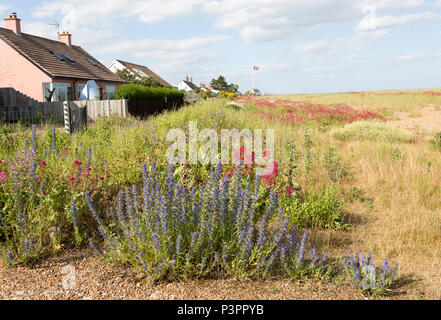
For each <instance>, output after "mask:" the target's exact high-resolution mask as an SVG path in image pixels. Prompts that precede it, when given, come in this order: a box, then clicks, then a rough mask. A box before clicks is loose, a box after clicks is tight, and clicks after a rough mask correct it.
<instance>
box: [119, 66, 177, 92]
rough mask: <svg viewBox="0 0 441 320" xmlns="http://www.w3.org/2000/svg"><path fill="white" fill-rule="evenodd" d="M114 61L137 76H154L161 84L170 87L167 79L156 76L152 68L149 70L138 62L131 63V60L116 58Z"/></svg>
mask: <svg viewBox="0 0 441 320" xmlns="http://www.w3.org/2000/svg"><path fill="white" fill-rule="evenodd" d="M116 61H118V62H119V63H120V64H122V65H123V66H124V67H125V68H127V69H128V70H130V71H131V72H133V73H134V74H136V75H138V76H139V77H145V76H147V77H152V78H156V79H157V80H158V81H159V83H160V84H162V85H163V86H165V87H171V86H172V85H171V84H170V83H168V82H167V81H165V80H164V79H162V78H161V77H160V76H158V75H157V74H156V73H154V72H153V71H152V70H150V69H149V68H147V67H146V66H141V65H139V64H135V63H131V62H126V61H121V60H116Z"/></svg>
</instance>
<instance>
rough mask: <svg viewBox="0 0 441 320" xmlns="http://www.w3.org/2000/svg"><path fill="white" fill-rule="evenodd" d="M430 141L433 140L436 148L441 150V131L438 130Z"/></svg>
mask: <svg viewBox="0 0 441 320" xmlns="http://www.w3.org/2000/svg"><path fill="white" fill-rule="evenodd" d="M430 142H432V144H433V145H434V146H435V148H436V149H438V150H440V151H441V131H440V132H436V133H435V134H434V136H433V138H432V140H430Z"/></svg>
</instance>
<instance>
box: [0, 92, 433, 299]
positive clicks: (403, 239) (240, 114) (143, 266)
mask: <svg viewBox="0 0 441 320" xmlns="http://www.w3.org/2000/svg"><path fill="white" fill-rule="evenodd" d="M436 92H437V91H433V92H432V93H430V94H429V93H428V92H427V90H426V91H421V92H417V93H414V92H407V93H406V92H403V94H402V95H401V94H400V95H398V94H394V95H392V94H386V93H384V97H383V96H382V94H383V93H382V92H378V93H377V94H374V93H370V94H369V97H370V96H372V97H373V98H372V101H371V103H372V104H374V105H375V104H376V101H377V99H379V97H380V96H381V97H383V98H384V99H386V100H387V99H401V97H402V96H407V97H408V98H409V97H413V96H415V99H416V100H418V99H420V98H421V97H424V98H430V99H433V101H434V103H439V102H440V101H438V100H437V99H439V97H438V96H439V95H438V94H436ZM362 94H363V93H346V94H339V95H338V97H335V96H332V95H329V96H330V98H329V99H328V100H329V101H330V102H329V103H322V102H320V100H321V99H322V97H321V96H320V95H317V96H311V97H309V98H308V99H309V100H305V99H306V98H305V97H304V96H302V95H299V96H295V97H291V96H286V97H283V96H282V97H280V96H264V97H260V98H256V97H254V98H251V97H242V96H239V97H236V98H234V97H228V98H219V99H216V100H206V101H200V102H196V103H192V104H189V105H186V106H184V107H182V108H181V109H179V110H175V111H165V112H163V113H161V114H158V115H154V116H151V117H149V118H147V119H143V120H141V119H137V118H132V117H129V118H119V117H116V116H110V117H102V118H99V119H98V120H97V121H96V122H94V123H91V124H90V125H89V126H88V127H87V128H84V129H83V130H81V131H80V132H78V133H75V134H73V135H68V134H66V133H64V132H63V129H62V128H56V127H54V126H53V125H52V124H44V123H43V124H42V123H40V124H38V125H33V126H26V125H23V124H19V123H18V124H6V123H3V124H1V130H0V132H1V134H0V144H1V146H2V148H1V149H0V248H1V256H2V260H4V261H5V262H6V263H7V265H8V266H9V267H11V268H14V267H15V266H32V265H35V264H39V263H41V261H44V260H45V259H48V258H50V257H54V256H57V255H59V254H61V253H63V252H69V250H82V251H87V252H89V254H93V255H96V257H97V258H99V259H100V260H101V261H102V262H103V263H112V264H118V265H121V266H124V267H127V268H130V269H133V270H136V271H137V272H140V273H141V274H144V275H145V276H147V277H152V278H154V279H156V280H157V281H175V280H182V281H186V280H188V279H212V278H225V277H227V278H234V279H236V278H240V279H244V278H246V279H251V280H252V281H261V280H264V279H265V280H271V279H296V280H302V279H310V280H312V281H327V282H332V283H334V284H337V285H339V286H349V287H351V288H354V289H355V290H358V292H359V294H360V295H361V296H363V295H371V296H376V297H381V296H384V295H385V296H388V295H390V294H392V293H393V292H394V291H396V290H407V291H406V292H410V291H412V290H421V291H424V292H426V293H427V294H428V295H434V296H436V291H434V289H433V288H432V287H431V285H430V283H431V282H430V281H431V279H432V277H433V275H436V274H438V273H439V271H438V270H435V269H432V267H431V266H433V265H436V264H437V263H436V262H437V261H438V262H439V261H441V260H440V257H441V252H440V249H439V248H440V247H439V245H437V244H439V239H440V238H439V237H440V233H439V228H437V226H439V214H438V213H439V208H440V205H441V197H440V183H439V176H440V175H441V160H440V150H439V148H438V144H437V139H438V136H439V134H438V135H437V134H436V133H433V134H430V136H429V137H426V136H424V135H427V134H426V133H420V134H418V133H417V134H412V133H409V132H404V131H403V130H401V129H399V128H396V127H393V128H392V127H390V126H389V125H388V124H387V122H388V121H389V119H391V118H393V117H394V113H395V112H396V111H397V108H399V106H395V107H394V108H384V106H383V105H381V106H378V107H369V106H368V105H367V104H366V105H365V106H364V108H360V107H358V106H357V105H356V104H351V102H354V101H357V100H354V99H358V97H359V96H361V95H362ZM345 97H348V98H347V99H348V100H347V101H348V102H345ZM369 97H368V98H369ZM364 99H366V98H364ZM334 100H341V101H338V102H337V101H334ZM387 101H389V100H387ZM394 101H401V100H394ZM403 108H404V109H406V107H405V106H403ZM409 112H411V111H409ZM189 121H198V126H199V127H200V128H201V129H204V128H209V129H213V130H215V131H216V132H219V133H220V131H221V130H222V129H233V128H236V129H239V130H243V129H250V130H253V129H261V130H262V132H265V130H266V129H271V130H274V135H275V140H274V150H275V153H274V158H273V159H272V163H271V164H272V165H271V168H272V169H271V170H270V171H269V172H265V174H263V175H259V172H260V171H259V170H257V169H259V168H261V167H262V164H258V163H257V162H256V161H255V156H256V152H258V150H254V148H249V147H246V146H245V144H244V143H242V144H241V145H240V147H239V148H237V149H234V148H233V147H232V149H231V150H230V154H231V155H235V156H236V158H237V160H238V161H237V162H236V163H234V162H230V163H222V162H221V161H220V159H219V161H218V162H217V163H216V164H213V163H205V164H202V163H196V164H190V163H176V164H172V163H170V162H169V159H167V157H166V156H165V155H166V154H167V149H168V148H169V147H170V144H171V143H170V141H167V138H166V137H167V133H168V132H169V131H170V130H172V129H176V128H177V129H180V130H182V131H183V132H185V133H187V132H188V131H189V126H188V123H189ZM219 137H220V134H219ZM427 138H428V139H427ZM438 140H439V139H438ZM202 145H203V141H198V142H197V146H198V147H200V146H202ZM220 151H221V150H220V148H219V152H220ZM187 152H188V150H187ZM264 152H266V151H265V150H264ZM264 156H265V153H264ZM392 195H393V196H392ZM417 211H418V215H416V214H415V213H416V212H417ZM349 250H351V251H349ZM428 250H429V251H428ZM354 252H355V254H354ZM359 252H368V253H367V254H364V255H362V256H361V257H360V256H359V255H360V253H359ZM410 252H412V254H410ZM428 252H430V258H429V256H428ZM389 261H390V262H389ZM389 264H390V265H389ZM410 274H417V275H418V277H419V278H421V279H424V280H423V281H422V282H421V284H419V285H418V286H417V287H406V284H404V285H403V284H402V283H403V280H402V279H403V277H405V276H406V277H407V276H409V275H410ZM403 286H404V287H403ZM408 286H410V285H409V284H408ZM397 288H398V289H397ZM403 288H404V289H403ZM412 292H413V291H412Z"/></svg>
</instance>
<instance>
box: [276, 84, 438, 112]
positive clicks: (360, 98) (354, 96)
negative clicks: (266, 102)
mask: <svg viewBox="0 0 441 320" xmlns="http://www.w3.org/2000/svg"><path fill="white" fill-rule="evenodd" d="M429 91H434V92H441V89H424V90H406V91H404V90H394V91H375V92H361V93H337V94H296V95H278V96H274V98H279V99H292V100H296V101H310V102H316V103H326V104H330V103H345V104H347V105H350V106H354V107H357V108H359V109H362V110H364V109H368V110H371V111H382V110H384V109H388V110H391V111H401V112H407V113H411V114H413V115H414V116H416V115H417V111H418V110H419V109H421V108H423V107H426V106H429V105H432V106H434V107H435V108H439V107H440V106H441V96H437V95H431V94H428V92H429Z"/></svg>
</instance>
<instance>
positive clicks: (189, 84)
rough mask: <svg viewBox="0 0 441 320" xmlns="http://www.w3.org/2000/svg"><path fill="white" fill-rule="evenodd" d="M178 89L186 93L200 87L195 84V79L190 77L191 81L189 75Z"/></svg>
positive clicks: (180, 83)
mask: <svg viewBox="0 0 441 320" xmlns="http://www.w3.org/2000/svg"><path fill="white" fill-rule="evenodd" d="M178 89H179V90H184V91H193V90H197V89H198V86H197V85H195V84H194V83H193V77H190V79H189V78H188V74H187V75H186V76H185V80H182V81H181V82H179V84H178Z"/></svg>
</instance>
